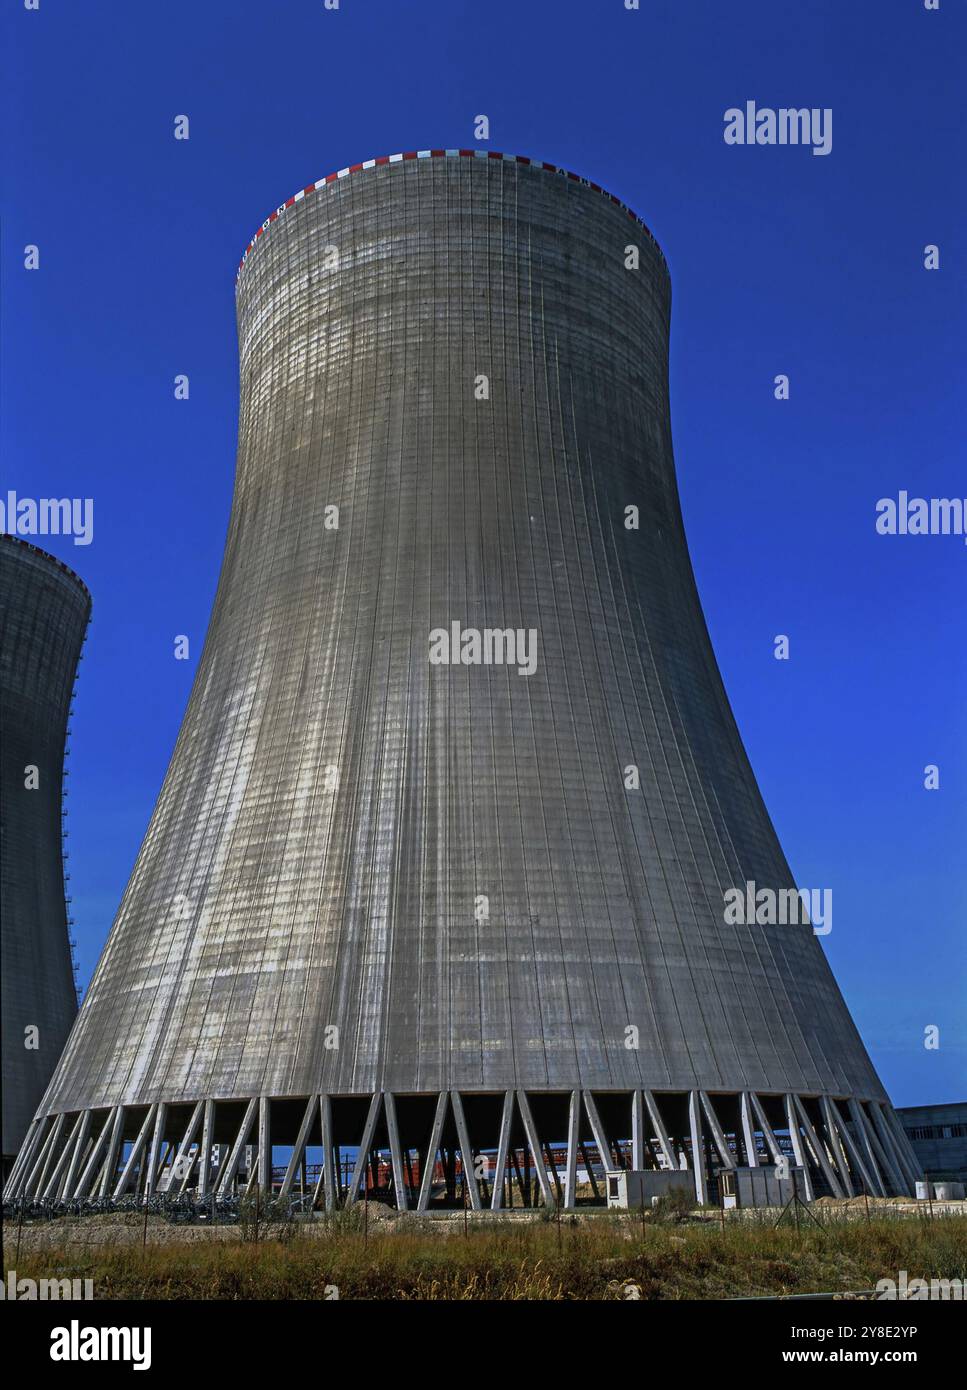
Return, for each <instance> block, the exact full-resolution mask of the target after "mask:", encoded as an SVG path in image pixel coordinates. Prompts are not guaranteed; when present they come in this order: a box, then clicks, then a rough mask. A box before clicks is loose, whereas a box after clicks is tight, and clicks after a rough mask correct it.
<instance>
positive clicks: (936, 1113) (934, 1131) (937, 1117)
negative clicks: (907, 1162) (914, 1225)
mask: <svg viewBox="0 0 967 1390" xmlns="http://www.w3.org/2000/svg"><path fill="white" fill-rule="evenodd" d="M896 1113H897V1117H898V1119H899V1121H900V1123H901V1125H902V1126H903V1128H904V1130H905V1131H906V1135H907V1138H908V1139H909V1141H910V1147H911V1148H912V1149H913V1152H914V1153H915V1154H916V1156H917V1161H918V1163H919V1164H920V1167H921V1168H922V1169H923V1171H924V1174H925V1175H926V1176H927V1177H928V1178H930V1179H936V1180H941V1181H943V1180H945V1179H947V1180H950V1181H953V1182H967V1101H953V1102H951V1103H950V1104H948V1105H905V1106H901V1108H900V1109H899V1110H897V1112H896Z"/></svg>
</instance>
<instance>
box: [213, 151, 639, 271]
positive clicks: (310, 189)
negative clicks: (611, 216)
mask: <svg viewBox="0 0 967 1390" xmlns="http://www.w3.org/2000/svg"><path fill="white" fill-rule="evenodd" d="M406 159H501V160H503V161H504V163H505V164H527V165H530V166H531V167H532V168H534V169H546V170H547V171H548V172H549V173H551V174H558V175H560V176H561V177H562V178H566V179H571V180H572V182H574V183H583V184H584V185H585V186H586V187H587V188H593V189H594V191H595V192H596V193H601V194H603V195H604V197H605V198H608V199H609V200H610V201H611V202H612V203H614V205H615V207H618V208H620V209H621V210H622V212H626V213H627V214H628V216H629V217H630V218H631V220H632V221H633V222H636V223H637V224H638V226H639V227H641V228H642V229H643V230H644V231H645V233H646V234H647V236H648V238H649V240H650V241H651V242H652V244H653V245H654V247H655V249H656V250H657V252H658V254H659V256H661V259H662V263H663V264H664V263H665V257H664V255H663V253H662V249H661V247H660V246H659V245H658V242H657V241H656V240H655V238H654V236H653V235H652V233H651V232H650V231H649V230H648V227H647V226H645V223H644V222H643V221H642V220H641V218H640V217H639V216H638V214H637V213H636V212H633V211H632V210H631V208H629V207H628V206H627V204H626V203H623V202H622V201H621V199H620V198H616V197H615V196H614V194H613V193H609V192H608V191H607V189H606V188H602V187H601V185H600V184H599V183H594V182H593V181H592V180H591V179H585V178H582V177H581V175H580V174H574V173H572V172H571V170H570V169H562V168H561V167H560V166H559V165H557V164H547V163H545V162H544V161H543V160H540V159H529V158H528V156H527V155H525V154H500V153H499V152H498V151H497V150H407V151H406V153H405V154H384V155H380V157H379V158H378V159H366V160H363V162H362V164H350V165H349V167H348V168H347V169H339V170H337V172H336V173H335V174H326V176H325V177H324V178H321V179H316V181H315V183H310V184H307V185H306V187H305V188H301V189H300V190H299V192H298V193H294V194H293V195H292V197H291V198H287V199H286V200H285V202H284V203H282V204H280V206H279V207H277V208H276V209H275V211H274V212H270V213H269V215H268V217H267V218H266V219H265V221H264V222H263V223H262V225H261V227H259V229H258V231H257V232H256V233H255V235H254V236H253V238H252V240H251V241H250V242H249V244H248V246H246V248H245V251H244V252H243V254H242V259H241V260H240V261H239V263H238V273H237V274H236V277H235V278H236V280H237V279H238V275H239V274H241V271H242V266H243V265H244V264H245V261H246V259H247V258H248V255H249V252H250V251H251V250H252V247H253V246H254V245H255V243H256V242H257V241H258V239H259V237H260V236H262V235H263V234H264V233H265V232H267V231H268V229H269V227H271V225H272V223H273V222H276V221H277V220H278V219H279V218H280V217H281V216H282V214H283V213H284V212H285V211H286V209H287V208H290V207H292V206H293V204H295V203H299V202H301V201H302V199H303V198H305V197H306V195H307V194H309V193H315V192H316V191H317V190H318V189H320V188H324V187H325V186H326V184H330V183H337V182H338V181H339V180H340V179H345V178H348V177H349V175H350V174H358V173H361V172H362V170H364V169H375V168H376V167H377V166H378V165H380V164H402V162H403V161H404V160H406Z"/></svg>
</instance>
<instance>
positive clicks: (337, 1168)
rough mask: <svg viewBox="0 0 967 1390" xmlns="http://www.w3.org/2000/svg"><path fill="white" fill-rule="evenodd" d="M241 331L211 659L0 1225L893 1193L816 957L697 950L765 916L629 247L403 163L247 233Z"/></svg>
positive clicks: (466, 168)
mask: <svg viewBox="0 0 967 1390" xmlns="http://www.w3.org/2000/svg"><path fill="white" fill-rule="evenodd" d="M636 256H637V262H636ZM237 304H238V331H239V340H240V354H241V417H240V426H239V449H238V468H237V476H236V484H235V496H234V502H233V508H232V515H231V523H230V528H229V535H228V540H227V545H226V551H225V558H224V564H223V569H222V574H221V580H220V584H219V588H218V594H217V597H216V601H215V607H214V612H213V615H212V620H211V626H210V630H209V632H208V636H207V640H206V644H205V649H204V653H203V655H202V658H201V663H200V667H199V670H198V674H197V678H196V681H195V685H194V689H193V691H192V695H191V700H190V703H189V707H188V711H187V714H186V716H185V720H184V724H183V727H182V730H181V734H180V737H179V739H178V743H177V746H176V748H175V752H174V757H173V759H172V762H171V766H170V768H169V771H168V775H167V777H166V779H165V783H164V787H163V789H162V792H161V796H160V799H159V801H158V805H157V808H156V810H155V814H154V817H153V819H152V821H151V825H150V827H149V830H148V834H147V837H146V839H145V842H144V845H143V847H142V850H141V853H140V855H139V857H138V861H137V864H136V865H135V868H134V872H133V875H132V877H131V881H130V884H129V885H128V888H127V891H126V893H125V895H124V899H123V901H122V904H121V908H120V911H119V914H118V917H117V920H116V922H115V924H114V927H113V930H112V932H111V936H110V939H109V941H108V943H107V946H106V948H105V951H104V954H103V957H102V959H101V962H100V964H99V966H98V968H97V973H96V975H95V976H94V980H93V982H92V984H91V986H90V989H89V992H88V995H87V998H86V999H85V1002H84V1006H83V1008H82V1010H81V1013H80V1016H79V1018H78V1021H77V1025H76V1027H75V1029H74V1032H73V1034H72V1036H71V1038H70V1040H69V1042H68V1045H67V1047H66V1050H65V1052H64V1056H63V1059H62V1061H61V1064H60V1067H59V1069H58V1071H57V1073H56V1075H55V1077H54V1079H53V1081H52V1083H51V1086H50V1089H49V1091H48V1094H47V1097H46V1100H45V1102H44V1105H43V1107H42V1109H41V1111H40V1112H39V1114H38V1119H37V1124H36V1127H35V1131H34V1132H33V1133H32V1135H31V1142H30V1145H29V1146H28V1147H29V1153H27V1154H26V1156H25V1158H24V1161H23V1163H22V1165H21V1175H20V1176H21V1179H22V1182H23V1183H24V1184H26V1185H27V1187H32V1188H33V1190H36V1191H40V1190H43V1191H46V1192H47V1194H48V1195H57V1194H58V1193H60V1194H65V1193H71V1194H74V1195H84V1194H85V1193H86V1192H89V1191H91V1190H93V1189H95V1188H97V1190H99V1191H104V1192H106V1191H117V1192H118V1193H119V1194H121V1193H123V1192H124V1191H126V1190H128V1189H133V1188H135V1186H138V1187H140V1188H141V1189H148V1190H154V1189H155V1188H156V1187H160V1188H164V1189H166V1190H168V1191H173V1190H179V1191H180V1190H183V1189H184V1188H186V1187H190V1188H192V1189H197V1190H198V1191H200V1192H202V1193H207V1192H209V1191H211V1190H212V1189H213V1188H217V1190H218V1191H220V1192H223V1193H224V1192H227V1191H229V1190H230V1189H232V1188H234V1187H236V1186H237V1184H238V1183H239V1181H240V1175H241V1176H242V1181H244V1182H245V1184H246V1185H251V1184H252V1183H258V1184H260V1185H261V1186H262V1188H263V1190H264V1189H265V1188H267V1186H268V1184H269V1182H270V1180H271V1179H270V1169H271V1168H272V1166H273V1150H277V1149H280V1148H282V1147H283V1146H284V1147H285V1148H286V1149H287V1148H288V1146H294V1148H293V1152H292V1154H291V1156H290V1155H289V1154H288V1152H286V1153H285V1154H284V1155H283V1154H277V1158H278V1165H277V1171H276V1173H275V1186H276V1187H278V1188H281V1190H282V1192H283V1194H284V1195H288V1194H289V1193H290V1191H291V1188H292V1185H293V1183H294V1181H295V1179H296V1176H297V1174H298V1175H299V1180H300V1183H301V1182H303V1181H304V1180H305V1179H304V1177H303V1176H302V1175H301V1173H300V1164H301V1162H302V1159H303V1157H304V1156H307V1158H308V1162H309V1165H310V1166H311V1167H312V1170H313V1173H312V1177H311V1178H310V1182H312V1181H313V1180H314V1178H315V1174H316V1173H317V1172H318V1175H319V1181H318V1189H317V1197H318V1200H319V1202H320V1203H322V1202H326V1203H328V1204H329V1205H332V1204H333V1203H336V1202H338V1201H340V1200H346V1199H348V1200H352V1199H354V1198H355V1196H356V1195H357V1194H358V1193H359V1192H360V1190H361V1188H362V1185H363V1183H364V1182H365V1183H366V1184H367V1186H368V1187H373V1186H376V1187H382V1188H384V1189H385V1190H386V1191H387V1192H388V1193H391V1194H392V1196H393V1198H394V1199H395V1200H396V1201H397V1202H399V1203H400V1204H404V1203H405V1204H407V1205H417V1206H424V1205H426V1204H427V1203H428V1202H431V1201H432V1202H436V1201H444V1202H445V1201H448V1200H450V1201H452V1200H459V1199H460V1197H462V1196H464V1195H465V1196H466V1199H467V1201H468V1202H469V1203H471V1204H472V1205H477V1204H489V1205H492V1206H499V1205H500V1204H501V1203H502V1202H505V1201H506V1200H508V1198H509V1197H510V1196H513V1197H514V1199H515V1200H518V1201H519V1200H520V1197H521V1195H523V1196H524V1198H525V1199H526V1200H533V1199H534V1198H535V1197H537V1199H538V1200H539V1199H540V1194H543V1200H544V1201H553V1200H556V1199H557V1198H558V1196H560V1198H561V1200H563V1201H565V1202H568V1203H569V1202H572V1201H573V1200H574V1196H575V1182H576V1174H577V1163H578V1156H579V1154H580V1155H581V1159H582V1164H583V1163H584V1162H585V1161H588V1162H590V1164H591V1168H592V1169H593V1170H594V1169H597V1170H598V1171H600V1168H601V1166H603V1167H606V1168H612V1167H613V1166H614V1165H615V1163H616V1162H619V1161H620V1162H628V1163H631V1164H633V1165H634V1166H636V1167H642V1166H649V1165H651V1166H656V1167H661V1166H668V1165H669V1164H670V1165H672V1166H675V1167H678V1166H679V1165H681V1164H683V1163H685V1164H687V1165H688V1166H689V1168H690V1169H691V1173H692V1180H693V1181H694V1183H695V1187H696V1191H697V1194H698V1196H699V1197H700V1198H703V1199H704V1198H705V1197H707V1196H708V1195H709V1192H710V1186H709V1185H710V1182H712V1181H714V1174H715V1169H716V1168H718V1167H723V1166H724V1167H729V1166H731V1165H733V1164H736V1163H739V1164H742V1163H745V1162H747V1161H752V1162H758V1161H759V1160H760V1159H761V1160H763V1161H766V1162H770V1163H771V1162H773V1161H777V1160H778V1161H782V1160H784V1159H786V1158H788V1159H789V1160H790V1162H791V1163H792V1164H793V1165H795V1166H797V1167H800V1168H801V1169H802V1170H803V1178H802V1182H803V1184H804V1189H805V1190H806V1191H807V1192H810V1191H816V1192H818V1191H820V1190H829V1191H833V1192H852V1191H857V1192H858V1191H860V1189H861V1187H862V1186H866V1187H867V1188H868V1189H869V1190H871V1191H873V1192H877V1191H881V1192H885V1191H892V1190H895V1191H900V1190H903V1189H908V1188H909V1187H910V1186H911V1184H912V1182H913V1180H914V1179H915V1177H916V1173H917V1169H916V1163H915V1160H914V1159H913V1158H912V1154H911V1151H910V1149H909V1146H908V1145H907V1142H906V1139H905V1136H904V1135H903V1133H902V1130H901V1129H900V1127H899V1125H898V1124H897V1123H896V1120H895V1117H894V1115H893V1112H892V1109H891V1108H890V1106H889V1103H888V1102H887V1100H886V1097H885V1095H884V1092H883V1089H882V1087H881V1085H880V1082H879V1080H878V1078H877V1076H876V1074H875V1072H874V1070H873V1067H872V1065H871V1063H870V1060H869V1058H868V1057H867V1054H866V1052H865V1050H864V1048H863V1045H862V1043H861V1041H860V1038H859V1036H858V1034H857V1031H856V1029H855V1027H854V1025H853V1023H852V1021H851V1019H850V1016H849V1013H848V1012H847V1009H846V1007H845V1005H844V1003H843V1000H842V997H841V996H840V993H839V990H838V989H837V987H836V984H835V982H834V980H833V977H832V974H831V972H830V970H829V967H828V966H827V964H826V960H825V957H824V955H823V952H822V949H821V947H820V944H819V942H818V941H817V939H816V937H815V935H814V933H813V931H812V929H811V927H810V926H809V925H808V923H807V924H804V925H790V926H778V925H776V926H769V925H755V924H750V925H742V924H736V923H731V922H729V921H727V920H726V912H725V907H724V899H725V894H726V893H727V892H728V890H729V889H731V888H733V887H736V886H742V887H743V889H744V885H745V884H746V883H747V882H754V883H755V884H756V885H757V886H758V887H759V888H760V889H761V888H766V889H771V890H773V891H776V892H779V891H781V890H786V889H790V888H792V886H793V880H792V878H791V875H790V872H789V869H788V866H787V864H786V861H785V859H784V857H783V854H782V850H781V848H780V846H779V844H778V842H777V839H776V835H775V832H774V830H773V828H772V825H771V823H770V821H769V817H768V815H767V813H766V810H765V808H764V806H763V803H762V799H761V797H760V795H759V791H758V788H757V786H756V783H755V779H754V777H753V774H752V771H751V769H750V766H749V763H748V760H747V758H746V755H745V752H744V750H743V747H742V743H741V741H740V738H739V735H738V732H737V730H736V727H735V723H734V721H733V718H732V714H731V711H730V709H729V704H728V701H727V698H726V695H725V692H724V689H723V686H722V683H721V680H720V677H719V673H718V670H717V667H716V663H715V658H714V656H713V653H712V649H711V646H710V643H709V638H708V634H707V632H706V628H705V623H704V620H703V616H702V610H701V606H700V604H699V600H698V596H697V593H696V589H695V582H694V579H693V576H692V570H691V566H690V563H689V557H688V551H687V547H686V542H685V536H684V532H683V529H682V519H681V515H680V511H679V502H678V496H677V491H676V484H675V476H674V468H673V462H672V446H671V430H670V423H669V411H668V385H667V365H668V364H667V350H668V330H669V315H670V307H671V291H670V283H669V275H668V269H667V266H666V264H665V260H664V258H663V256H662V253H661V251H660V250H659V248H658V246H657V245H656V243H655V241H654V239H653V238H652V237H651V235H650V234H649V232H648V231H647V229H646V228H645V227H644V226H643V224H642V223H641V222H640V221H639V220H638V219H637V218H636V217H635V216H634V215H633V214H631V213H629V210H628V209H627V208H625V207H624V206H623V205H622V204H620V203H619V202H618V201H617V200H616V199H614V198H613V197H611V196H609V195H608V194H606V193H604V192H603V191H602V190H601V189H600V188H598V187H597V186H596V185H594V184H591V183H589V182H587V181H586V180H583V179H579V178H576V177H575V176H574V175H571V174H568V173H567V172H566V171H564V170H559V169H556V168H552V167H550V166H548V165H541V164H539V163H534V162H531V161H529V160H526V159H518V158H513V157H503V156H499V155H494V154H489V155H483V154H481V153H480V152H470V151H456V150H451V151H443V150H437V151H423V152H420V153H419V154H408V155H397V156H393V157H392V158H389V159H380V160H375V161H369V162H367V163H366V164H363V165H357V166H354V167H353V168H352V169H346V170H342V171H341V172H340V173H339V174H337V175H332V176H331V177H330V178H327V179H324V180H320V181H319V182H318V183H317V184H315V185H313V186H312V187H310V188H308V189H306V190H305V191H304V192H303V193H300V194H298V195H296V197H295V198H294V199H290V200H289V202H288V203H286V204H285V205H284V206H283V207H281V208H279V209H278V210H277V212H276V213H273V214H272V216H271V217H270V218H269V219H268V221H267V222H266V223H265V224H264V225H263V227H262V229H261V230H260V232H259V234H258V235H257V237H256V238H255V239H254V241H253V242H252V244H251V245H250V247H249V250H248V251H247V253H246V255H245V257H244V260H243V263H242V265H241V267H240V272H239V277H238V286H237ZM629 508H637V509H638V512H637V517H638V526H637V529H634V526H633V524H629V523H630V522H633V518H634V513H633V512H630V511H629ZM454 625H456V628H457V631H458V633H459V636H458V637H457V639H456V642H455V643H451V634H452V632H453V628H454ZM495 631H496V632H499V633H500V634H501V635H500V636H499V639H495V638H494V637H493V636H492V634H493V633H494V632H495ZM474 632H476V633H477V634H478V635H479V648H478V649H477V650H476V652H475V650H474V643H475V642H476V641H477V639H476V638H475V637H474V635H473V634H474ZM488 633H489V634H491V635H490V636H488ZM448 644H451V645H450V651H449V655H451V656H452V655H454V648H455V654H456V657H457V659H458V660H459V658H460V654H461V652H466V654H467V655H468V656H470V657H474V656H475V655H476V656H477V657H479V658H480V659H479V660H475V661H472V662H471V663H470V664H462V662H460V664H441V659H442V658H445V657H446V656H447V655H448V651H447V647H448ZM431 657H432V658H433V659H431ZM508 657H512V660H510V661H508V660H506V659H499V658H508ZM58 1126H59V1131H58ZM55 1131H58V1132H57V1133H56V1137H55ZM554 1145H558V1146H559V1147H558V1148H557V1149H555V1148H554V1147H553V1146H554ZM357 1146H358V1153H356V1149H357ZM582 1146H583V1147H582ZM471 1153H472V1154H474V1155H477V1154H479V1153H484V1154H485V1155H486V1156H487V1159H488V1162H487V1163H485V1164H482V1165H481V1164H477V1165H476V1168H477V1172H476V1173H475V1172H474V1171H473V1167H474V1165H471V1164H470V1162H469V1157H470V1155H471ZM458 1155H459V1158H458ZM595 1155H596V1156H597V1161H596V1160H595ZM344 1157H345V1158H346V1159H347V1164H346V1165H345V1167H344V1165H343V1162H342V1160H343V1158H344ZM283 1159H285V1160H288V1161H287V1162H283ZM350 1159H352V1162H351V1163H350V1162H349V1161H348V1160H350ZM468 1170H469V1171H468ZM485 1172H486V1176H480V1175H481V1174H484V1173H485ZM508 1175H511V1176H512V1177H513V1179H514V1186H513V1187H512V1186H511V1183H510V1181H509V1178H508ZM558 1183H560V1191H559V1190H558ZM461 1184H464V1185H465V1191H464V1192H463V1193H460V1197H458V1192H459V1189H460V1185H461Z"/></svg>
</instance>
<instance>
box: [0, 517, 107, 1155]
mask: <svg viewBox="0 0 967 1390" xmlns="http://www.w3.org/2000/svg"><path fill="white" fill-rule="evenodd" d="M90 612H91V599H90V595H89V594H88V592H87V589H86V588H85V586H84V585H83V584H82V583H81V581H80V580H79V579H78V577H77V575H76V574H74V573H72V571H71V570H69V569H68V568H67V566H66V565H63V564H61V562H60V561H59V560H57V559H55V558H54V556H53V555H48V554H47V553H46V552H45V551H43V550H38V549H37V547H36V546H34V545H29V544H28V543H27V542H26V541H21V540H18V539H16V538H15V537H13V536H10V535H6V534H0V768H2V783H0V955H2V963H0V1002H2V1024H3V1034H2V1047H3V1167H4V1171H5V1172H6V1170H7V1168H8V1167H9V1166H10V1165H11V1164H12V1163H13V1160H14V1158H15V1156H16V1154H17V1150H18V1149H19V1148H20V1145H21V1143H22V1141H23V1137H24V1135H25V1134H26V1133H27V1129H28V1127H29V1125H30V1122H31V1120H32V1118H33V1115H34V1111H35V1110H36V1109H37V1106H38V1104H39V1102H40V1100H41V1098H42V1097H43V1094H44V1091H45V1089H46V1087H47V1083H48V1082H49V1081H50V1078H51V1073H52V1072H53V1070H54V1067H55V1066H56V1065H57V1059H58V1057H59V1056H60V1054H61V1051H62V1050H63V1047H64V1042H65V1040H66V1038H67V1035H68V1033H69V1032H70V1029H71V1024H72V1023H73V1022H74V1018H75V1016H76V1014H77V996H76V994H75V992H74V972H73V963H72V960H71V950H70V942H69V940H68V934H67V915H66V905H65V902H64V867H63V860H62V852H61V851H62V834H63V832H64V825H63V819H62V813H61V802H62V785H63V784H62V776H63V774H64V752H65V742H66V732H67V722H68V718H69V714H70V703H71V694H72V691H73V687H74V677H75V674H76V671H77V662H78V660H79V657H80V650H81V646H82V644H83V641H84V634H85V631H86V629H87V622H88V618H89V617H90Z"/></svg>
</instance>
